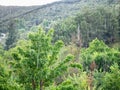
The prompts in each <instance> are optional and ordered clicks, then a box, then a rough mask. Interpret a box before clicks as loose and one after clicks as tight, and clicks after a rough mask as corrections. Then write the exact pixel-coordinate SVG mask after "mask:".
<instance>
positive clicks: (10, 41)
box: [5, 20, 18, 50]
mask: <svg viewBox="0 0 120 90" xmlns="http://www.w3.org/2000/svg"><path fill="white" fill-rule="evenodd" d="M16 28H17V25H16V20H12V21H10V22H9V27H8V31H9V32H8V37H7V39H6V42H5V45H6V46H5V49H6V50H8V49H10V48H12V47H13V46H15V43H16V42H17V38H18V31H17V30H16Z"/></svg>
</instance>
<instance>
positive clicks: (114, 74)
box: [102, 63, 120, 90]
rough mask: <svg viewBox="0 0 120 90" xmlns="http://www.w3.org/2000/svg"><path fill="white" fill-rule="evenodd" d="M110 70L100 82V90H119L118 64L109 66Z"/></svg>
mask: <svg viewBox="0 0 120 90" xmlns="http://www.w3.org/2000/svg"><path fill="white" fill-rule="evenodd" d="M110 70H111V72H110V73H106V75H105V76H104V79H103V83H102V88H103V89H102V90H120V69H119V66H118V64H116V63H115V64H114V65H113V66H111V67H110Z"/></svg>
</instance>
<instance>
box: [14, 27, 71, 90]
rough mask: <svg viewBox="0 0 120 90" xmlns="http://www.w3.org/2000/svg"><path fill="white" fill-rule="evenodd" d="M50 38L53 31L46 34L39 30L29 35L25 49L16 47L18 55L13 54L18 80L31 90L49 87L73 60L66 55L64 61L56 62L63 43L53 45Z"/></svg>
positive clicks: (41, 89)
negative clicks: (28, 42) (31, 89)
mask: <svg viewBox="0 0 120 90" xmlns="http://www.w3.org/2000/svg"><path fill="white" fill-rule="evenodd" d="M52 36H53V30H49V31H48V32H47V33H46V32H45V31H44V30H42V29H41V28H39V31H38V32H36V33H31V34H30V35H29V40H30V44H28V45H26V46H25V48H21V47H18V48H17V50H18V53H16V52H15V53H13V57H14V59H15V62H14V65H13V66H14V68H16V70H15V72H16V75H18V78H19V79H18V80H19V81H20V82H21V83H22V84H23V85H24V84H26V86H29V87H30V85H31V84H32V88H33V90H35V89H36V88H40V90H43V89H44V87H45V86H49V85H50V83H51V82H53V81H54V79H55V78H56V77H57V76H60V75H61V74H63V72H65V71H66V70H67V67H68V66H69V64H67V63H68V62H69V61H70V60H72V59H73V56H72V55H68V56H67V57H66V58H65V59H64V60H61V61H58V60H59V58H58V56H59V51H60V49H61V48H62V47H63V42H62V41H57V42H55V44H53V43H52ZM20 79H21V80H20ZM29 89H30V88H29Z"/></svg>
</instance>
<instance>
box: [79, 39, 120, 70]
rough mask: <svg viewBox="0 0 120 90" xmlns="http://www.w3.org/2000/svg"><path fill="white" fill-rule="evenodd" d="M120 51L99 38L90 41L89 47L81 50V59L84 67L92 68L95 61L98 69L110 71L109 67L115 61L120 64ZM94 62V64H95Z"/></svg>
mask: <svg viewBox="0 0 120 90" xmlns="http://www.w3.org/2000/svg"><path fill="white" fill-rule="evenodd" d="M119 54H120V52H119V51H118V50H116V49H114V48H110V47H108V46H107V45H106V44H105V43H104V42H103V41H100V40H98V39H95V40H93V41H92V42H90V44H89V47H88V48H86V49H82V50H81V54H80V55H81V61H82V63H83V66H84V68H85V69H86V67H87V68H88V69H91V67H92V66H91V65H92V64H93V63H94V62H95V64H96V66H97V67H96V69H98V70H102V71H109V67H110V66H111V65H112V64H113V63H114V62H116V63H118V64H120V56H119ZM95 64H94V65H95Z"/></svg>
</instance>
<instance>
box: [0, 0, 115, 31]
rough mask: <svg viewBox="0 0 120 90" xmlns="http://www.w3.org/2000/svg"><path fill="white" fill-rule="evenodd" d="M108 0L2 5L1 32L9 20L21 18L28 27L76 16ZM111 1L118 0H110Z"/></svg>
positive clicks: (73, 0)
mask: <svg viewBox="0 0 120 90" xmlns="http://www.w3.org/2000/svg"><path fill="white" fill-rule="evenodd" d="M107 1H108V0H62V1H59V2H54V3H51V4H47V5H42V6H29V7H25V6H24V7H19V6H0V32H6V31H7V26H8V22H9V21H11V20H12V19H16V18H17V19H20V20H22V21H23V22H25V23H26V24H25V25H26V26H27V27H28V29H29V28H30V27H32V26H33V25H38V24H41V23H42V22H44V20H47V21H49V22H51V21H56V20H61V19H63V18H66V17H70V16H75V15H76V14H77V13H78V12H80V11H81V9H83V8H85V7H95V6H96V5H102V4H107ZM110 1H111V3H113V2H115V1H116V0H110Z"/></svg>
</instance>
